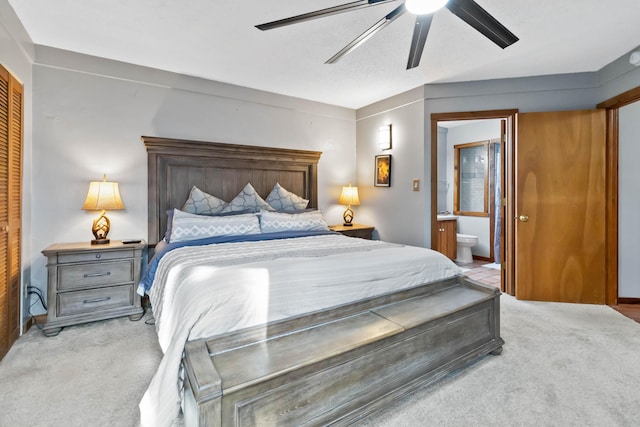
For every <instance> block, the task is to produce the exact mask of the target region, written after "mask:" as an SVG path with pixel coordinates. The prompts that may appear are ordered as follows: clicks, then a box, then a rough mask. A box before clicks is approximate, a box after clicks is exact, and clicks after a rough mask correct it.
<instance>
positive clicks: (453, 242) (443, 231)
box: [435, 218, 458, 260]
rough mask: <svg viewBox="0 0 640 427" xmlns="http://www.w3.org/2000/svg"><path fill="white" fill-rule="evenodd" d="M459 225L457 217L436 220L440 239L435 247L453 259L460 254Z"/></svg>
mask: <svg viewBox="0 0 640 427" xmlns="http://www.w3.org/2000/svg"><path fill="white" fill-rule="evenodd" d="M457 225H458V221H456V219H455V218H454V219H448V220H438V221H437V222H436V226H437V227H438V229H437V230H438V241H437V242H436V246H435V248H436V250H437V251H438V252H440V253H443V254H444V255H446V256H447V257H448V258H450V259H452V260H455V259H456V258H457V256H458V241H457V238H456V236H457Z"/></svg>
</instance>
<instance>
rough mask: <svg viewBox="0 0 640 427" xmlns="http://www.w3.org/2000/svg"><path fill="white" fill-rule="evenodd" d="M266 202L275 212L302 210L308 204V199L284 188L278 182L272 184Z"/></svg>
mask: <svg viewBox="0 0 640 427" xmlns="http://www.w3.org/2000/svg"><path fill="white" fill-rule="evenodd" d="M266 202H267V203H268V204H269V206H271V207H272V208H273V209H275V210H276V211H277V212H298V211H302V210H304V209H305V208H306V207H307V205H308V204H309V201H308V200H306V199H303V198H302V197H300V196H298V195H297V194H294V193H291V192H290V191H287V190H285V189H284V187H282V186H281V185H280V183H279V182H278V183H276V185H274V186H273V189H272V190H271V193H269V195H268V196H267V198H266Z"/></svg>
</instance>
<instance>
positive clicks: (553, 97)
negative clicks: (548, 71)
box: [356, 73, 599, 247]
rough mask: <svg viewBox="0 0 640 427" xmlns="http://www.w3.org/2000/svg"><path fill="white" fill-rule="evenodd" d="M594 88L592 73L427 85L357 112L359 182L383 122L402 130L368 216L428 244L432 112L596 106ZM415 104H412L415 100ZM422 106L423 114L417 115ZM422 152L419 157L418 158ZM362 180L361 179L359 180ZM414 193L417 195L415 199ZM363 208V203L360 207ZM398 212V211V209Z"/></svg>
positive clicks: (390, 236) (389, 234)
mask: <svg viewBox="0 0 640 427" xmlns="http://www.w3.org/2000/svg"><path fill="white" fill-rule="evenodd" d="M598 96H599V88H598V80H597V75H596V73H583V74H572V75H557V76H544V77H530V78H517V79H505V80H491V81H482V82H464V83H444V84H433V85H426V86H424V87H422V88H417V89H415V90H413V91H410V92H407V93H405V94H402V95H399V96H396V97H393V98H389V99H387V100H383V101H381V102H378V103H376V104H372V105H370V106H367V107H364V108H362V109H359V110H358V111H357V113H356V114H357V121H358V124H357V136H356V138H357V150H358V151H357V162H358V163H357V164H358V185H359V186H361V185H364V187H365V188H367V186H368V185H369V184H368V183H369V182H372V181H371V180H372V178H370V177H372V176H373V169H372V168H373V158H372V150H374V149H375V140H374V139H372V136H373V135H374V134H375V130H376V129H377V127H378V126H379V125H380V124H382V123H383V122H389V123H392V124H393V128H394V133H395V132H399V133H401V134H402V135H403V138H404V139H403V140H404V141H405V145H404V146H403V149H402V152H397V151H396V150H395V148H394V150H392V151H393V154H394V158H393V161H394V168H395V170H396V171H398V170H402V171H403V173H402V175H401V176H394V178H398V179H395V184H394V185H392V187H391V188H388V189H384V191H377V190H379V189H375V190H376V191H371V192H370V193H369V194H368V197H367V200H366V201H364V200H361V202H362V204H363V205H365V204H367V205H368V206H371V207H372V208H371V209H370V210H367V217H366V219H367V221H368V223H369V224H371V225H374V226H375V227H378V228H380V229H381V235H382V234H384V236H383V237H384V238H385V239H386V240H390V241H394V242H400V243H406V244H413V245H418V246H425V247H431V230H430V221H431V196H430V182H431V130H430V126H431V123H430V120H431V114H434V113H449V112H462V111H483V110H500V109H511V108H517V109H519V110H520V111H521V112H531V111H553V110H574V109H586V108H595V105H596V103H597V102H598V100H599V99H598ZM416 104H417V105H416ZM420 110H422V114H423V115H422V118H421V119H420V118H417V117H416V115H417V114H418V113H419V112H420ZM420 155H422V156H423V157H422V159H418V158H417V157H418V156H420ZM410 177H416V178H417V177H419V178H421V183H422V186H421V191H420V192H419V193H413V192H409V193H408V194H407V190H406V189H407V188H409V190H410V188H411V187H410V186H411V182H410V180H411V178H410ZM362 179H364V180H365V181H364V183H363V182H362V181H361V180H362ZM416 196H418V198H419V200H415V198H416ZM361 210H362V206H361ZM398 212H402V216H400V214H398Z"/></svg>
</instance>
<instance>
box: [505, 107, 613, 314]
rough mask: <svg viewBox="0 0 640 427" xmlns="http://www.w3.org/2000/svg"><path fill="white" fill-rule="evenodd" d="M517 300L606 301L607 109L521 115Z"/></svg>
mask: <svg viewBox="0 0 640 427" xmlns="http://www.w3.org/2000/svg"><path fill="white" fill-rule="evenodd" d="M517 126H518V131H517V140H516V154H515V157H516V165H515V179H516V182H515V189H516V191H515V280H516V297H517V298H518V299H526V300H539V301H561V302H575V303H595V304H604V303H605V267H606V265H605V231H606V229H605V213H606V210H605V209H606V197H605V190H606V188H605V113H604V111H603V110H594V111H562V112H548V113H526V114H520V115H519V117H518V125H517Z"/></svg>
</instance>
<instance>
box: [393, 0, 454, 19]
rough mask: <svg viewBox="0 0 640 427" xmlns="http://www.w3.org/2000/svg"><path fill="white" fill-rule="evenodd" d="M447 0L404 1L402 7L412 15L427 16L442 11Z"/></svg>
mask: <svg viewBox="0 0 640 427" xmlns="http://www.w3.org/2000/svg"><path fill="white" fill-rule="evenodd" d="M447 1H448V0H406V1H405V2H404V6H405V7H406V8H407V11H409V12H410V13H413V14H414V15H428V14H429V13H433V12H435V11H436V10H438V9H442V8H443V7H444V5H445V4H447Z"/></svg>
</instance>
